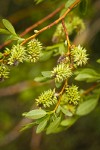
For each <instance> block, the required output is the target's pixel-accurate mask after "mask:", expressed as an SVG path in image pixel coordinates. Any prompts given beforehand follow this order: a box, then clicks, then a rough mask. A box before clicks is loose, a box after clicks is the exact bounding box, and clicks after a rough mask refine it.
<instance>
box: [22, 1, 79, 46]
mask: <svg viewBox="0 0 100 150" xmlns="http://www.w3.org/2000/svg"><path fill="white" fill-rule="evenodd" d="M79 2H80V0H76V1H75V2H74V3H73V4H72V5H71V6H70V7H69V8H68V9H67V11H66V12H65V13H64V14H63V15H62V16H61V17H60V18H59V19H57V20H55V21H54V22H53V23H51V24H49V25H48V26H46V27H44V28H42V29H41V30H39V31H38V32H37V33H36V34H34V35H32V36H30V37H29V38H27V39H25V40H24V41H23V42H22V43H21V45H24V44H25V43H27V42H28V41H29V40H31V39H34V38H35V37H36V36H38V35H39V34H40V33H42V32H44V31H45V30H47V29H50V28H51V27H53V26H54V25H56V24H58V23H59V22H60V21H61V20H62V19H64V18H65V17H66V15H67V14H68V13H69V12H70V11H71V10H72V9H73V8H74V7H75V6H76V5H77V4H78V3H79Z"/></svg>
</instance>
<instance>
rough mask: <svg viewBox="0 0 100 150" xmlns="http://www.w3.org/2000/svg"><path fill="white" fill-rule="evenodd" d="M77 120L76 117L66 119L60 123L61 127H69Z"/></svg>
mask: <svg viewBox="0 0 100 150" xmlns="http://www.w3.org/2000/svg"><path fill="white" fill-rule="evenodd" d="M77 119H78V118H76V117H72V118H67V119H65V120H63V121H62V122H61V125H62V126H68V127H70V126H71V125H73V124H74V123H75V122H76V120H77Z"/></svg>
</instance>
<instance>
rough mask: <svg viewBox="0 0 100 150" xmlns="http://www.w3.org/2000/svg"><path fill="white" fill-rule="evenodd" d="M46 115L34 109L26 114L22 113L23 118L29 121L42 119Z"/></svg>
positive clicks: (41, 110)
mask: <svg viewBox="0 0 100 150" xmlns="http://www.w3.org/2000/svg"><path fill="white" fill-rule="evenodd" d="M46 114H47V113H46V111H44V110H43V109H35V110H31V111H29V112H28V113H24V114H23V116H25V117H28V118H30V119H39V118H42V117H44V116H45V115H46Z"/></svg>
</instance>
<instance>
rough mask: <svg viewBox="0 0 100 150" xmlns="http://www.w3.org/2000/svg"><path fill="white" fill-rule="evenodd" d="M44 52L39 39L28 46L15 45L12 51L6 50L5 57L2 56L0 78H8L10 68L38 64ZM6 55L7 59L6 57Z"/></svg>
mask: <svg viewBox="0 0 100 150" xmlns="http://www.w3.org/2000/svg"><path fill="white" fill-rule="evenodd" d="M41 52H42V44H41V42H39V41H38V40H37V39H33V40H31V41H30V42H28V44H27V45H26V46H22V45H20V44H17V45H13V46H12V47H11V49H9V48H6V49H5V50H4V56H3V54H2V55H1V60H2V64H1V65H0V78H3V79H5V78H8V75H9V69H8V68H9V66H12V65H18V64H19V63H23V62H24V61H27V62H34V63H35V62H37V61H38V60H39V59H40V54H41ZM5 55H6V57H5Z"/></svg>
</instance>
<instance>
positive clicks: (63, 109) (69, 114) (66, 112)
mask: <svg viewBox="0 0 100 150" xmlns="http://www.w3.org/2000/svg"><path fill="white" fill-rule="evenodd" d="M60 109H61V111H62V112H63V113H64V114H65V115H66V116H72V115H73V114H72V113H71V112H70V111H68V110H67V109H65V108H64V107H61V106H60Z"/></svg>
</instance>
